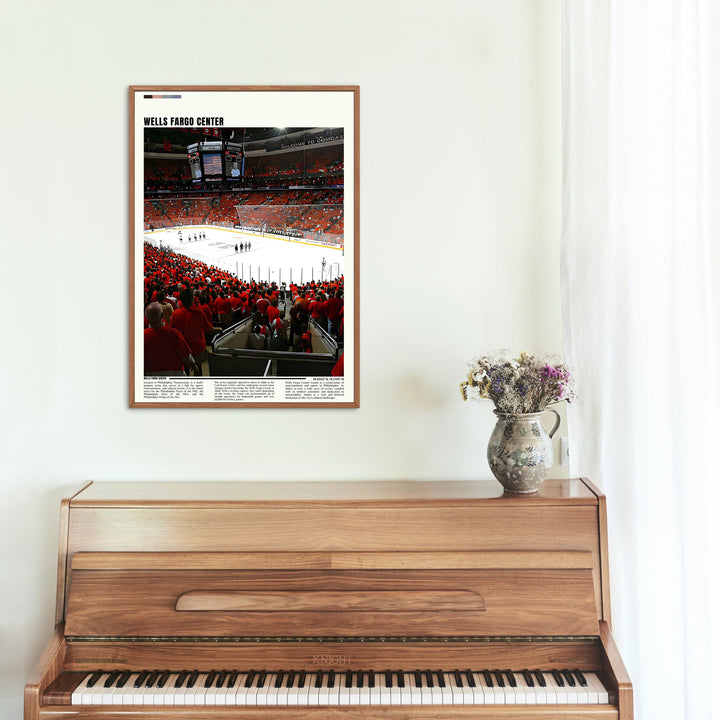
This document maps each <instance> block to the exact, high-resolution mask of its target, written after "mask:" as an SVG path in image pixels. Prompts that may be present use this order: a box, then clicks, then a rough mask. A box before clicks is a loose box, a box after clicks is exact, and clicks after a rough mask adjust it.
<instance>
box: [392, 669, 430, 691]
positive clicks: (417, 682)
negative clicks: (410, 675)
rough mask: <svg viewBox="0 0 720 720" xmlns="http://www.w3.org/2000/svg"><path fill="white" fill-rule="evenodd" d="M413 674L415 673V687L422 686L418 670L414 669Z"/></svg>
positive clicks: (420, 674)
mask: <svg viewBox="0 0 720 720" xmlns="http://www.w3.org/2000/svg"><path fill="white" fill-rule="evenodd" d="M414 675H415V687H417V688H420V687H422V686H423V681H422V673H421V672H420V671H419V670H416V671H415V673H414ZM388 687H389V686H388Z"/></svg>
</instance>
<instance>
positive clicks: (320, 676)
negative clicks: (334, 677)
mask: <svg viewBox="0 0 720 720" xmlns="http://www.w3.org/2000/svg"><path fill="white" fill-rule="evenodd" d="M322 683H323V673H322V670H318V671H317V672H316V673H315V687H316V688H321V687H322Z"/></svg>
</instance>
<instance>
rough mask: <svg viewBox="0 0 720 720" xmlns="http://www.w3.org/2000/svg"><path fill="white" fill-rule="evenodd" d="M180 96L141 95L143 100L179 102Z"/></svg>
mask: <svg viewBox="0 0 720 720" xmlns="http://www.w3.org/2000/svg"><path fill="white" fill-rule="evenodd" d="M181 97H182V95H143V98H144V99H145V100H162V99H166V100H179V99H180V98H181Z"/></svg>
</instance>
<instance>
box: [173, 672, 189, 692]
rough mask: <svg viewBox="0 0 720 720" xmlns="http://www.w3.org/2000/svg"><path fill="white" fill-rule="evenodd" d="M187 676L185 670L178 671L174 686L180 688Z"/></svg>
mask: <svg viewBox="0 0 720 720" xmlns="http://www.w3.org/2000/svg"><path fill="white" fill-rule="evenodd" d="M187 676H188V671H187V670H181V671H180V673H179V674H178V676H177V680H175V687H176V688H181V687H182V684H183V683H184V682H185V678H186V677H187Z"/></svg>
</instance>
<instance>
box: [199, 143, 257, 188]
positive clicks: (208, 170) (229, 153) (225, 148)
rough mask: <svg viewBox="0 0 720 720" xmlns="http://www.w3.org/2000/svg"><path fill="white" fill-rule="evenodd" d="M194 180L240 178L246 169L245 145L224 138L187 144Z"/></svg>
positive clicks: (206, 180) (207, 180)
mask: <svg viewBox="0 0 720 720" xmlns="http://www.w3.org/2000/svg"><path fill="white" fill-rule="evenodd" d="M187 157H188V163H189V165H190V177H191V178H192V180H193V182H198V183H199V182H202V181H205V182H219V181H221V180H240V179H241V178H242V176H243V171H244V159H245V156H244V153H243V146H242V145H241V144H240V143H233V142H228V141H223V140H208V141H206V142H197V143H192V144H191V145H188V146H187Z"/></svg>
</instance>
